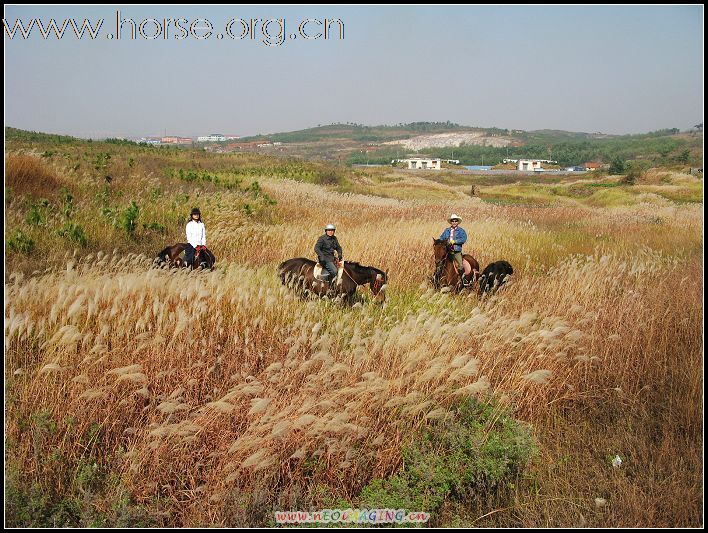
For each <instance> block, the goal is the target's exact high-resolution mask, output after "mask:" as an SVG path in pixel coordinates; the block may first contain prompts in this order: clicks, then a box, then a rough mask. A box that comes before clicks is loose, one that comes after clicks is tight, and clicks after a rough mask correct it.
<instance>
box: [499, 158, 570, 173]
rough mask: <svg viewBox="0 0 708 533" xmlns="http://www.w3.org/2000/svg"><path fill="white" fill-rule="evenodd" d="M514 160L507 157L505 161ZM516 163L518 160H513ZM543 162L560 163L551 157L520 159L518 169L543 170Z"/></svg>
mask: <svg viewBox="0 0 708 533" xmlns="http://www.w3.org/2000/svg"><path fill="white" fill-rule="evenodd" d="M512 161H513V160H511V159H505V160H504V162H505V163H507V162H512ZM513 162H514V163H516V161H513ZM542 163H549V164H554V163H558V161H551V160H549V159H519V161H518V164H517V167H516V170H535V171H541V170H543V165H542Z"/></svg>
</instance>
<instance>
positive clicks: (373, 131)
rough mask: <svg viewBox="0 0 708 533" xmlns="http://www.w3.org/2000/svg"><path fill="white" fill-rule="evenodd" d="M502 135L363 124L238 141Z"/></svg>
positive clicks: (450, 125)
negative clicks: (454, 133)
mask: <svg viewBox="0 0 708 533" xmlns="http://www.w3.org/2000/svg"><path fill="white" fill-rule="evenodd" d="M460 131H470V132H485V133H486V132H489V133H492V132H506V131H507V130H500V129H498V128H473V127H470V126H461V125H459V124H455V123H454V122H450V121H447V122H411V123H409V124H394V125H379V126H365V125H363V124H353V123H345V124H327V125H324V126H317V127H314V128H307V129H304V130H298V131H291V132H282V133H272V134H268V135H253V136H251V137H244V138H242V139H240V140H242V141H260V140H270V141H278V142H318V141H327V140H332V139H347V140H352V141H360V142H376V141H378V142H384V141H392V140H397V139H409V138H411V137H414V136H416V135H421V134H430V133H447V132H460Z"/></svg>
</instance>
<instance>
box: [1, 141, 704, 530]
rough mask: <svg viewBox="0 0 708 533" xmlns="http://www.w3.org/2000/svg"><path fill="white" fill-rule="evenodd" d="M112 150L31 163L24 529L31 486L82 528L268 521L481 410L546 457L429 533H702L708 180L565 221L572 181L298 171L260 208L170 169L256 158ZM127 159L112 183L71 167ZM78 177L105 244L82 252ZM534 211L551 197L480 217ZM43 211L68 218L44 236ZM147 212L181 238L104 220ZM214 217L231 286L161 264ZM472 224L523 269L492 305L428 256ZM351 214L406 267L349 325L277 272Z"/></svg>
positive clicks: (215, 244) (580, 206) (371, 472)
mask: <svg viewBox="0 0 708 533" xmlns="http://www.w3.org/2000/svg"><path fill="white" fill-rule="evenodd" d="M97 144H98V143H95V144H94V146H88V147H87V146H84V145H78V146H73V147H67V148H63V149H62V148H60V149H59V152H61V151H62V150H64V154H63V156H62V155H61V154H57V155H54V156H53V157H45V158H41V157H39V152H41V150H42V149H43V148H44V147H32V146H30V147H28V146H19V147H11V148H13V149H14V151H11V153H8V154H6V167H7V172H6V186H10V187H11V188H12V190H11V191H10V192H11V194H10V195H8V197H9V199H8V200H6V222H7V226H6V240H7V239H8V236H11V235H14V232H16V231H18V230H24V231H25V232H26V234H27V235H29V236H30V237H31V238H32V239H33V241H34V243H35V244H34V247H33V249H32V250H31V251H29V252H26V253H24V252H22V251H16V252H12V253H10V254H9V255H8V256H7V257H6V269H7V270H6V284H5V297H6V305H5V346H6V351H5V383H6V404H5V417H6V461H7V462H6V478H7V480H8V483H9V484H11V485H12V487H13V490H16V491H18V493H19V494H21V495H22V496H21V497H19V496H18V497H17V498H16V501H15V503H10V504H7V503H6V513H8V512H9V511H12V513H14V514H12V516H26V515H22V512H21V509H20V510H18V508H16V507H17V506H18V505H19V504H17V503H16V502H17V501H24V502H25V505H26V506H29V505H30V504H31V503H32V501H31V500H30V497H29V496H27V495H28V494H30V495H31V494H34V495H35V503H34V505H35V506H38V505H39V504H37V503H36V501H40V502H44V504H45V505H49V503H50V502H53V504H54V503H56V502H57V501H70V502H73V503H71V505H73V507H71V512H72V513H73V514H72V516H76V517H78V519H77V520H78V523H76V522H73V523H72V524H73V525H92V524H93V525H95V524H101V523H103V524H108V525H116V524H122V525H126V524H128V523H133V524H135V523H139V521H140V520H144V521H146V523H149V524H153V525H162V526H203V525H217V526H223V525H238V524H251V525H266V524H268V523H269V522H268V519H269V517H270V519H272V510H273V509H320V508H326V507H328V506H331V505H332V503H333V502H335V501H338V502H342V501H346V502H349V503H351V504H352V505H356V503H357V495H358V494H359V491H361V489H362V487H363V486H364V485H365V484H366V483H368V482H369V481H370V480H372V479H375V478H383V477H386V476H390V475H392V474H394V473H396V472H398V471H400V469H401V468H405V465H403V464H402V460H401V450H402V448H403V447H405V446H406V445H407V444H408V443H410V442H412V441H415V439H417V438H418V437H419V435H420V432H421V431H422V430H423V429H424V428H426V427H428V428H429V427H434V426H435V424H439V423H442V422H444V421H445V419H446V417H448V416H449V410H450V409H451V407H452V406H453V405H454V404H455V402H457V401H459V400H460V399H462V398H468V397H473V398H478V399H479V400H481V401H487V400H490V401H492V402H493V405H495V406H497V407H496V408H498V409H500V410H501V409H506V410H508V412H511V413H513V417H514V418H515V419H517V420H519V421H521V422H523V423H526V424H528V425H529V427H531V428H532V433H533V435H534V437H535V439H536V441H537V449H538V453H537V454H536V455H535V456H534V458H533V460H531V461H530V462H529V464H528V465H525V468H524V470H523V472H522V473H521V474H520V475H519V476H518V478H516V479H514V480H513V483H509V484H507V486H506V491H505V492H504V495H503V497H502V496H498V497H497V498H486V499H485V498H482V497H480V498H479V500H474V499H473V500H472V501H467V502H462V503H460V502H457V503H455V504H453V503H449V504H446V505H444V506H443V507H441V508H440V510H439V512H438V513H437V514H436V515H435V516H433V517H432V519H431V523H432V524H434V525H446V526H451V525H458V526H461V527H466V526H488V527H498V526H512V527H532V526H533V527H544V526H549V527H577V526H589V527H679V526H687V527H698V526H701V525H702V516H703V507H702V501H703V477H702V470H703V460H702V448H703V440H702V439H703V437H702V431H703V411H702V388H703V368H702V356H703V344H702V321H703V307H702V300H701V293H702V290H703V263H702V253H703V245H702V239H703V229H702V228H703V203H702V201H696V199H695V194H696V193H695V191H696V190H698V191H699V192H698V194H699V196H701V197H702V179H698V178H695V177H691V176H688V175H686V174H681V173H679V172H664V174H662V175H661V177H660V178H656V173H657V172H659V171H656V172H655V173H654V174H650V175H649V177H648V178H647V182H646V183H644V184H638V185H635V186H634V187H638V188H637V189H631V188H629V187H627V188H624V189H623V188H617V189H612V190H611V191H604V190H601V191H599V192H600V193H609V192H611V193H613V194H614V196H613V197H612V198H605V199H604V200H603V197H602V196H600V197H597V196H595V195H597V194H598V193H597V192H594V191H593V195H592V196H587V195H575V196H574V195H560V199H559V200H558V201H557V202H549V200H548V198H549V197H551V198H552V197H554V196H555V197H558V196H559V195H558V194H557V193H553V192H552V190H551V189H552V187H556V188H558V187H571V186H572V184H571V183H567V184H561V185H558V184H554V185H539V184H535V185H532V186H531V185H529V186H528V187H529V188H532V189H533V190H534V191H535V192H532V191H524V187H526V186H525V185H515V186H508V187H507V188H506V189H504V186H496V187H495V186H490V187H489V189H485V188H482V189H481V193H480V195H479V196H476V197H472V196H470V195H468V194H467V191H468V190H469V186H468V185H467V184H463V183H454V184H444V183H440V182H436V181H431V180H428V179H426V178H425V177H424V176H423V177H417V176H410V175H409V174H403V175H396V176H387V174H386V172H387V171H372V172H368V173H367V172H355V171H351V173H350V174H349V175H348V181H347V185H346V187H342V186H340V187H335V186H323V185H317V184H314V183H306V182H300V181H294V180H292V179H284V178H283V177H282V176H281V175H278V173H277V171H276V172H272V173H267V172H264V174H263V175H261V176H258V183H259V184H260V189H261V190H262V191H263V192H265V196H263V195H262V194H260V196H259V193H253V192H244V191H245V189H246V185H248V184H249V183H250V182H251V181H253V179H254V178H253V177H250V178H249V179H247V180H246V181H245V182H243V183H242V184H241V187H240V188H236V189H233V188H232V189H226V188H224V187H219V186H216V185H214V184H213V183H190V182H184V181H180V180H177V179H175V178H174V177H169V176H167V175H166V174H165V172H164V169H165V168H179V167H181V168H185V169H186V168H200V169H202V170H204V169H206V170H209V171H210V172H214V173H215V174H218V175H221V176H223V177H224V179H227V178H228V176H229V175H237V174H238V173H237V172H236V171H235V170H234V169H237V168H238V165H239V164H241V163H242V162H243V159H239V158H238V157H237V156H236V157H229V156H217V155H214V154H204V153H198V152H194V153H192V152H191V151H184V152H181V151H179V152H170V153H169V154H167V155H158V156H156V155H151V154H154V153H155V152H156V151H155V150H152V151H150V150H147V151H146V150H142V151H138V150H137V149H136V150H134V151H133V150H132V149H130V148H125V147H119V148H114V147H100V146H98V145H97ZM109 149H110V150H114V155H113V156H112V158H111V163H110V165H112V166H111V167H110V171H111V173H112V176H113V179H112V181H111V182H110V183H108V184H107V183H106V182H105V181H102V174H101V175H99V173H97V172H94V171H93V170H92V169H90V168H89V169H87V168H88V167H87V166H86V165H85V164H84V165H83V166H81V167H79V168H78V169H74V170H72V165H73V164H74V161H78V160H79V159H80V157H84V160H86V161H88V160H93V158H94V156H95V155H96V152H97V151H101V150H103V151H107V150H109ZM20 152H22V154H20ZM82 154H84V155H83V156H82ZM85 154H88V155H85ZM129 157H130V158H132V159H133V161H134V163H133V164H132V165H129V164H128V163H127V161H128V158H129ZM72 158H73V159H72ZM230 173H231V174H230ZM652 176H653V177H654V178H656V179H654V178H652ZM662 177H663V178H664V179H663V181H662ZM456 179H457V178H456ZM460 179H461V178H460ZM62 186H63V187H66V188H67V189H68V190H70V191H71V193H72V194H73V198H74V199H73V204H72V205H74V213H73V214H72V215H71V220H73V221H74V222H75V223H77V224H80V225H81V226H82V227H83V228H84V230H85V234H86V236H87V239H88V243H87V244H85V245H84V246H83V247H82V246H78V245H76V244H75V243H73V242H71V241H68V240H66V238H63V237H61V236H59V235H58V234H57V228H59V227H61V224H62V221H63V220H64V219H63V218H62V217H63V216H64V215H62V213H61V206H62V205H65V204H62V199H61V198H62V196H61V195H62V194H63V193H60V192H59V188H60V187H62ZM104 190H107V191H108V192H106V193H104V195H103V196H102V197H100V198H99V197H97V194H98V193H99V192H100V191H104ZM345 190H346V191H351V192H343V191H345ZM623 190H624V191H625V193H624V194H625V196H624V197H623V196H622V193H621V191H623ZM155 191H158V192H155ZM485 191H486V193H485ZM677 191H678V192H677ZM680 191H684V192H683V193H681V192H680ZM686 191H689V192H686ZM691 191H694V192H693V193H691ZM6 192H7V190H6ZM360 192H364V193H366V194H360ZM525 192H529V197H532V196H533V194H537V195H539V196H542V198H541V199H539V201H538V202H536V203H537V204H538V205H534V202H533V201H527V202H525V203H519V202H512V203H508V204H502V205H500V204H495V203H489V202H485V201H484V200H483V198H484V196H485V194H488V195H490V196H493V197H495V198H500V197H501V196H502V195H504V194H506V195H513V196H514V198H519V197H521V198H523V197H524V194H525ZM689 193H690V194H693V195H694V197H692V198H693V199H692V200H691V201H688V202H685V201H684V202H680V203H679V202H678V201H677V200H678V199H679V197H680V196H681V194H684V195H686V194H689ZM377 194H378V195H377ZM671 194H676V195H678V196H676V198H675V199H674V200H672V199H670V198H668V195H671ZM185 195H186V196H188V197H189V198H188V199H187V200H185V199H184V196H185ZM480 196H481V197H480ZM40 198H46V199H47V200H48V204H49V205H48V206H46V207H45V208H43V209H46V215H47V216H46V217H45V219H43V220H42V221H41V223H38V224H35V225H31V224H29V223H28V222H27V220H28V219H27V217H28V206H29V205H30V204H31V203H32V202H37V201H38V200H39V199H40ZM263 198H272V199H274V200H275V201H276V202H277V203H276V204H272V203H269V202H268V201H264V200H263ZM588 198H590V200H589V201H588ZM623 198H624V199H625V200H626V201H623ZM132 200H135V201H136V202H137V203H138V204H139V206H140V217H139V218H138V221H139V222H140V221H142V222H145V223H147V222H158V223H160V224H162V226H164V228H165V229H164V231H163V232H162V233H160V232H156V231H153V230H151V229H150V228H142V229H140V228H139V229H138V230H137V231H136V232H135V234H133V235H131V236H128V235H126V234H125V232H121V231H120V230H119V229H116V227H115V226H114V225H111V223H109V222H108V219H109V218H110V217H108V218H106V217H103V216H102V214H101V213H102V211H101V209H110V208H113V209H114V211H120V210H121V209H122V208H124V207H125V206H126V205H127V204H128V203H129V202H130V201H132ZM65 203H66V202H65ZM245 203H249V204H250V207H249V208H244V207H243V206H244V204H245ZM517 204H518V205H517ZM193 205H198V206H199V207H200V208H201V211H202V213H203V218H204V221H205V223H206V229H207V239H208V240H207V242H208V245H209V248H210V249H211V250H212V251H214V253H215V254H216V256H217V268H216V270H215V271H214V272H212V273H207V272H203V273H202V272H192V273H188V272H185V271H177V270H159V269H154V268H151V260H152V258H153V257H154V256H155V254H156V253H157V252H158V251H159V250H160V249H161V248H162V247H163V246H166V245H168V244H173V243H174V242H178V241H180V240H182V230H183V225H184V222H185V221H186V219H187V215H188V213H189V209H190V208H191V207H192V206H193ZM52 206H55V208H54V209H52ZM106 206H108V207H106ZM451 212H456V213H459V214H460V215H461V216H462V217H463V221H462V224H461V226H462V227H463V228H464V229H465V230H466V231H467V233H468V235H469V238H470V239H469V242H468V244H467V245H466V246H465V251H466V252H467V253H471V254H472V255H473V256H474V257H476V258H477V260H478V261H479V263H480V265H481V266H482V267H484V266H486V265H487V264H488V263H490V262H492V261H496V260H501V259H504V260H507V261H509V262H510V263H511V264H512V265H513V267H514V276H513V279H512V281H511V282H510V283H509V285H508V286H507V287H506V288H505V289H504V290H502V291H500V292H499V293H497V294H496V295H494V296H492V297H490V298H486V299H484V300H480V299H479V298H478V297H477V295H476V294H474V293H463V294H460V295H454V294H449V293H439V292H434V291H433V290H432V289H431V287H430V284H429V282H428V278H429V276H430V275H431V274H432V271H433V259H432V246H431V244H432V243H431V238H432V237H438V236H439V235H440V233H441V232H442V230H443V229H444V228H445V226H446V219H447V216H448V215H449V214H450V213H451ZM328 222H333V223H335V224H336V225H337V228H338V229H337V236H338V238H339V240H340V243H341V244H342V246H343V248H344V253H345V257H346V258H347V259H350V260H354V261H359V262H360V263H362V264H364V265H371V266H375V267H377V268H380V269H383V270H388V272H389V278H390V281H389V284H388V290H387V295H386V302H385V304H384V305H383V306H379V305H375V304H374V303H373V302H372V301H371V300H372V298H371V295H370V293H368V290H367V289H363V288H362V289H360V290H361V296H360V301H359V302H358V303H357V304H355V306H354V307H351V308H350V307H342V306H341V305H339V304H337V303H333V302H329V301H326V300H316V301H312V300H310V301H303V300H301V299H300V298H299V297H298V296H297V295H296V294H295V293H293V292H292V291H291V290H290V289H289V288H287V287H283V286H282V285H281V283H280V280H279V279H278V277H277V275H276V267H277V265H278V263H280V262H281V261H282V260H284V259H287V258H291V257H298V256H303V257H310V258H312V256H313V251H312V247H313V246H314V243H315V241H316V239H317V237H318V236H319V235H320V234H321V232H322V228H323V226H324V225H325V224H326V223H328ZM615 455H619V456H620V457H621V458H622V461H623V462H622V466H621V467H620V468H614V467H613V466H612V464H611V462H612V458H613V457H615ZM42 498H44V499H42ZM598 498H599V499H601V500H597V501H596V499H598ZM28 501H29V502H30V503H27V502H28ZM603 501H604V503H603ZM8 506H9V507H8ZM422 510H425V509H422ZM36 512H37V513H38V514H41V513H40V511H36ZM130 513H133V514H130ZM17 520H20V519H17ZM101 520H103V522H101ZM131 520H133V522H131ZM25 525H26V522H25Z"/></svg>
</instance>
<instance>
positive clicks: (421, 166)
mask: <svg viewBox="0 0 708 533" xmlns="http://www.w3.org/2000/svg"><path fill="white" fill-rule="evenodd" d="M398 161H400V162H401V163H407V164H408V168H409V169H410V170H440V169H441V167H440V162H441V161H440V159H438V158H427V157H411V158H410V159H399V160H398Z"/></svg>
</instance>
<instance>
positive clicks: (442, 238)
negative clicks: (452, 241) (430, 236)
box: [438, 228, 450, 241]
mask: <svg viewBox="0 0 708 533" xmlns="http://www.w3.org/2000/svg"><path fill="white" fill-rule="evenodd" d="M449 238H450V228H445V231H443V232H442V235H440V239H438V240H440V241H446V240H448V239H449Z"/></svg>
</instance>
